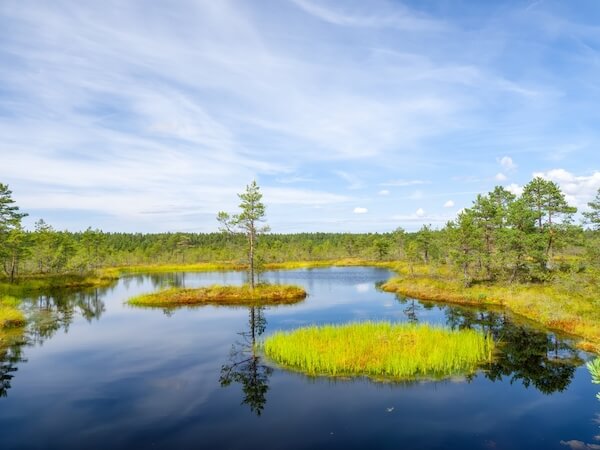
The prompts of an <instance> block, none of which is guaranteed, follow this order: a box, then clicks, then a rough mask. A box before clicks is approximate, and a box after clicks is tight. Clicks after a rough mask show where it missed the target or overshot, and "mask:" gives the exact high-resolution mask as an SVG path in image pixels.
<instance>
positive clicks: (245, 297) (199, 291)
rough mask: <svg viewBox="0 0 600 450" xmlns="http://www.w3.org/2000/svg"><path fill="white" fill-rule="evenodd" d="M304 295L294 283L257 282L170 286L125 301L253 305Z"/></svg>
mask: <svg viewBox="0 0 600 450" xmlns="http://www.w3.org/2000/svg"><path fill="white" fill-rule="evenodd" d="M304 298H306V291H305V290H304V289H302V288H300V287H297V286H288V285H271V284H268V285H258V286H256V287H255V288H254V289H252V288H251V287H250V286H249V285H242V286H219V285H214V286H208V287H202V288H196V289H182V288H171V289H166V290H163V291H159V292H155V293H151V294H143V295H138V296H136V297H133V298H130V299H129V300H128V301H127V303H129V304H130V305H134V306H149V307H160V308H165V307H167V308H168V307H174V306H182V305H224V306H254V305H279V304H291V303H297V302H299V301H301V300H303V299H304Z"/></svg>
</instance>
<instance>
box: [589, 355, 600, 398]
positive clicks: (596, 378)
mask: <svg viewBox="0 0 600 450" xmlns="http://www.w3.org/2000/svg"><path fill="white" fill-rule="evenodd" d="M586 366H587V368H588V370H589V371H590V375H591V376H592V383H594V384H600V358H596V359H595V360H593V361H590V362H588V363H587V364H586ZM596 398H598V400H600V392H598V393H597V394H596Z"/></svg>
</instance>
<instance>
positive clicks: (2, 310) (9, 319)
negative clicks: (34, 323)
mask: <svg viewBox="0 0 600 450" xmlns="http://www.w3.org/2000/svg"><path fill="white" fill-rule="evenodd" d="M17 305H18V300H17V299H15V298H13V297H6V296H5V297H0V328H14V327H22V326H23V325H25V323H26V321H25V315H24V314H23V312H22V311H21V310H20V309H18V307H17Z"/></svg>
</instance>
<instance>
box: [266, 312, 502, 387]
mask: <svg viewBox="0 0 600 450" xmlns="http://www.w3.org/2000/svg"><path fill="white" fill-rule="evenodd" d="M261 348H262V349H263V351H264V353H265V354H266V355H267V356H268V357H269V358H271V359H272V360H273V361H275V362H276V363H278V364H280V365H282V366H283V367H286V368H289V369H292V370H297V371H300V372H303V373H305V374H307V375H310V376H318V375H325V376H367V377H371V378H375V379H384V380H388V379H389V380H398V381H404V380H415V379H427V378H435V379H440V378H448V377H452V376H457V375H466V374H470V373H473V372H475V371H476V370H477V369H478V367H480V366H481V364H483V363H486V362H489V361H491V360H492V354H493V349H494V343H493V341H492V339H491V337H490V336H487V335H484V334H483V333H481V332H479V331H475V330H450V329H447V328H442V327H437V326H431V325H427V324H421V325H414V324H392V323H389V322H362V323H351V324H346V325H325V326H310V327H303V328H299V329H296V330H293V331H289V332H277V333H274V334H273V335H271V336H269V337H267V338H266V339H265V340H264V342H263V343H262V344H261Z"/></svg>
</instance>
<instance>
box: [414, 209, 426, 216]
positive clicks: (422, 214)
mask: <svg viewBox="0 0 600 450" xmlns="http://www.w3.org/2000/svg"><path fill="white" fill-rule="evenodd" d="M415 214H416V215H417V217H425V210H424V209H423V208H419V209H417V211H416V212H415Z"/></svg>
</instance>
